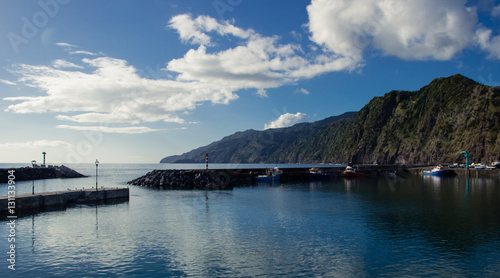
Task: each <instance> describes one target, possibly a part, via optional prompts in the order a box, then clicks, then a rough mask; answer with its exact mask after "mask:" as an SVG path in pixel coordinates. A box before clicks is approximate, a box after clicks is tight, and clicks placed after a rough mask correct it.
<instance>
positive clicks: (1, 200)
mask: <svg viewBox="0 0 500 278" xmlns="http://www.w3.org/2000/svg"><path fill="white" fill-rule="evenodd" d="M9 197H10V198H11V199H10V200H9ZM115 199H123V200H128V199H129V189H128V188H100V189H99V190H98V191H96V190H95V189H93V188H92V189H80V190H68V191H55V192H43V193H36V194H29V193H28V194H16V195H15V196H0V213H1V214H6V213H10V214H15V213H12V212H9V207H12V206H9V201H11V202H12V201H13V202H14V203H15V205H14V207H13V209H14V212H18V211H19V212H21V211H27V210H44V209H48V208H54V207H66V206H67V205H69V204H72V203H74V204H82V203H92V202H99V201H107V200H115Z"/></svg>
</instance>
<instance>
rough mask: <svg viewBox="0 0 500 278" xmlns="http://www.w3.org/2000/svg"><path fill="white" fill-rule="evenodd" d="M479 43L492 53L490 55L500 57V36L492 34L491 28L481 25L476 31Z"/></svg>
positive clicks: (494, 57) (482, 47)
mask: <svg viewBox="0 0 500 278" xmlns="http://www.w3.org/2000/svg"><path fill="white" fill-rule="evenodd" d="M476 37H477V44H478V45H479V47H480V48H481V49H483V50H485V51H487V52H489V53H490V55H489V57H490V58H493V59H500V36H492V31H491V30H490V29H487V28H484V27H481V28H478V30H477V31H476Z"/></svg>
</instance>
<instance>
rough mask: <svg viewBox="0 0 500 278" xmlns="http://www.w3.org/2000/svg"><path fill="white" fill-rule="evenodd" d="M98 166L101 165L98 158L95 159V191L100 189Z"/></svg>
mask: <svg viewBox="0 0 500 278" xmlns="http://www.w3.org/2000/svg"><path fill="white" fill-rule="evenodd" d="M98 167H99V160H97V159H96V160H95V191H98V190H99V189H98V188H99V184H98V182H97V174H98V172H97V169H98Z"/></svg>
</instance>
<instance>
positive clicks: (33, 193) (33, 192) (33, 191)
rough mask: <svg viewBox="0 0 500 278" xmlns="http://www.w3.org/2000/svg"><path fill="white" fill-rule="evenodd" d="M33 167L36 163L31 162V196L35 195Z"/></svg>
mask: <svg viewBox="0 0 500 278" xmlns="http://www.w3.org/2000/svg"><path fill="white" fill-rule="evenodd" d="M35 165H36V161H35V160H32V161H31V166H33V169H32V170H31V178H32V179H33V187H32V189H31V194H32V195H35Z"/></svg>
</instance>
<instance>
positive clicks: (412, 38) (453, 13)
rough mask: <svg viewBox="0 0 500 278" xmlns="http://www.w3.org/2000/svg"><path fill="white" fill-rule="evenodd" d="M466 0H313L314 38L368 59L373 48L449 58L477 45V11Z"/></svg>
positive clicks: (332, 48) (404, 56)
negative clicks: (365, 54) (366, 55)
mask: <svg viewBox="0 0 500 278" xmlns="http://www.w3.org/2000/svg"><path fill="white" fill-rule="evenodd" d="M465 4H466V0H458V1H457V0H439V1H436V0H418V1H400V0H338V1H330V0H312V2H311V4H310V5H309V6H308V7H307V11H308V13H309V25H308V26H309V31H310V33H311V40H312V41H314V42H316V43H317V44H319V45H322V46H324V47H325V48H327V49H329V50H330V51H332V52H334V53H336V54H338V55H342V56H345V57H351V58H352V59H354V60H355V61H362V59H363V53H364V51H365V50H367V49H369V48H373V49H377V50H380V51H382V52H383V53H384V54H385V55H391V56H397V57H399V58H401V59H405V60H427V59H435V60H448V59H451V58H453V57H454V56H456V55H457V54H458V53H460V52H461V51H462V50H463V49H465V48H467V47H470V46H472V45H474V38H475V34H474V32H475V28H476V26H477V21H478V19H477V9H476V8H475V7H467V6H465Z"/></svg>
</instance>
